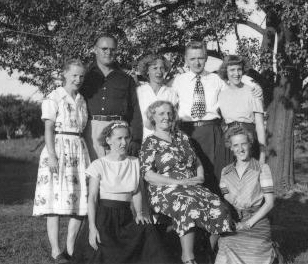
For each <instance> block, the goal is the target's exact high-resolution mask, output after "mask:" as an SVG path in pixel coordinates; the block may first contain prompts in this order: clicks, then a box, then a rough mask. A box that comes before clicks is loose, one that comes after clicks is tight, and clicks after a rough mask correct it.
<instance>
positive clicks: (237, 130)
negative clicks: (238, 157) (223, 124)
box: [225, 124, 254, 148]
mask: <svg viewBox="0 0 308 264" xmlns="http://www.w3.org/2000/svg"><path fill="white" fill-rule="evenodd" d="M237 135H245V136H246V137H247V140H248V143H250V144H251V145H252V144H253V141H254V137H253V134H252V133H251V132H250V131H248V130H247V129H246V128H244V127H243V126H242V125H240V124H237V125H234V126H231V127H229V128H228V130H227V132H226V133H225V145H226V147H228V148H231V146H232V142H231V138H232V137H233V136H237Z"/></svg>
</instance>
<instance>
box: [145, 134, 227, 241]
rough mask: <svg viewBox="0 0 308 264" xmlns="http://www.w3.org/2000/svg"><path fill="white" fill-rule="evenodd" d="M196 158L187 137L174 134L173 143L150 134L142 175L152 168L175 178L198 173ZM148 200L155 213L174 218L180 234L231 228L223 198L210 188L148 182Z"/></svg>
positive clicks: (189, 176) (176, 228)
mask: <svg viewBox="0 0 308 264" xmlns="http://www.w3.org/2000/svg"><path fill="white" fill-rule="evenodd" d="M196 161H197V157H196V155H195V153H194V151H193V149H192V148H191V146H190V143H189V139H188V137H187V136H186V135H185V134H183V133H181V132H177V133H175V135H174V137H173V142H172V143H170V142H168V141H165V140H163V139H160V138H158V137H156V136H155V135H151V136H149V137H148V138H146V140H145V141H144V143H143V145H142V148H141V174H142V176H143V177H144V176H145V174H146V172H148V171H150V170H152V171H154V172H157V173H159V174H161V175H164V176H166V177H172V178H176V179H183V178H192V177H195V175H196ZM148 190H149V202H150V205H151V207H152V208H153V210H154V211H155V212H156V213H162V214H164V215H167V216H169V217H171V218H172V220H173V227H174V229H175V231H176V232H177V233H178V235H179V236H183V235H185V234H186V233H187V232H188V231H189V230H190V229H191V228H192V227H195V226H197V227H200V228H203V229H205V230H207V231H208V232H210V233H213V234H220V233H223V232H230V231H232V221H231V215H230V214H229V211H228V209H227V207H226V206H225V205H224V204H223V203H222V201H221V200H220V198H219V197H218V196H217V195H215V194H213V193H211V192H210V191H209V190H208V189H207V188H205V187H203V186H201V185H197V186H183V185H161V186H156V185H151V184H148Z"/></svg>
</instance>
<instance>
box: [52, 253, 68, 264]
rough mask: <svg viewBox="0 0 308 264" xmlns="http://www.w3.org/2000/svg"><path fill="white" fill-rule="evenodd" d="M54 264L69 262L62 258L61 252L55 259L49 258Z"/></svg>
mask: <svg viewBox="0 0 308 264" xmlns="http://www.w3.org/2000/svg"><path fill="white" fill-rule="evenodd" d="M51 259H52V260H53V262H54V263H55V264H66V263H69V260H68V259H67V258H66V257H65V256H64V254H63V252H62V253H60V254H59V255H58V256H56V258H54V257H51Z"/></svg>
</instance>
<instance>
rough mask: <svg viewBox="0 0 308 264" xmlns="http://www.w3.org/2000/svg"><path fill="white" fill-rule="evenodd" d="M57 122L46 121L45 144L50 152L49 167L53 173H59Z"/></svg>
mask: <svg viewBox="0 0 308 264" xmlns="http://www.w3.org/2000/svg"><path fill="white" fill-rule="evenodd" d="M54 130H55V122H54V121H52V120H49V119H46V120H45V143H46V148H47V152H48V166H49V169H50V171H51V173H58V172H59V164H58V159H57V154H56V150H55V135H54Z"/></svg>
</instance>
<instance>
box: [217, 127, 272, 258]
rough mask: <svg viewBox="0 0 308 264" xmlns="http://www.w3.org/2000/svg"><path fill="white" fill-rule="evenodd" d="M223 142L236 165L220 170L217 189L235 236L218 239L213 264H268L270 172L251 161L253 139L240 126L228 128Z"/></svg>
mask: <svg viewBox="0 0 308 264" xmlns="http://www.w3.org/2000/svg"><path fill="white" fill-rule="evenodd" d="M226 140H227V143H228V145H229V147H231V150H232V152H233V153H234V155H235V157H236V161H235V162H234V163H232V164H230V165H228V166H227V167H225V168H224V169H223V170H222V173H221V180H220V188H221V191H222V193H223V194H224V198H225V199H226V200H227V201H228V202H229V203H230V205H231V206H232V207H233V209H234V218H235V220H236V222H237V223H236V232H235V233H233V234H227V235H223V236H221V238H220V239H219V251H218V254H217V257H216V261H215V264H229V263H232V264H242V263H245V264H272V263H274V261H275V255H276V254H275V251H274V248H273V244H272V241H271V230H270V224H269V220H268V218H267V214H268V213H269V212H270V211H271V209H272V208H273V206H274V194H273V192H274V189H273V179H272V175H271V171H270V168H269V166H268V165H267V164H261V163H260V162H259V161H257V160H256V159H254V158H252V157H251V146H252V142H253V135H252V134H251V133H250V132H249V131H247V130H246V129H245V128H243V127H242V126H237V127H232V128H230V129H229V130H228V132H227V133H226Z"/></svg>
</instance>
